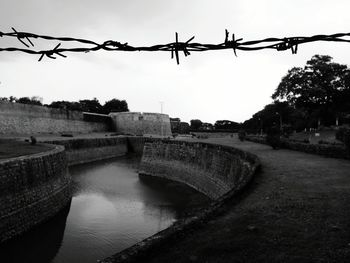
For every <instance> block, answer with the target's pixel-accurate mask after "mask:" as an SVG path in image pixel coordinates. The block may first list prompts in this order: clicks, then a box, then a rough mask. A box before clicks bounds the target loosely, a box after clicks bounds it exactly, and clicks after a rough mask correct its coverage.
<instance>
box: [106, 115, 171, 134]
mask: <svg viewBox="0 0 350 263" xmlns="http://www.w3.org/2000/svg"><path fill="white" fill-rule="evenodd" d="M109 115H110V116H111V118H112V123H113V127H114V130H115V131H117V132H121V133H125V134H133V135H158V136H164V137H168V136H171V128H170V119H169V116H168V115H167V114H160V113H140V112H113V113H110V114H109Z"/></svg>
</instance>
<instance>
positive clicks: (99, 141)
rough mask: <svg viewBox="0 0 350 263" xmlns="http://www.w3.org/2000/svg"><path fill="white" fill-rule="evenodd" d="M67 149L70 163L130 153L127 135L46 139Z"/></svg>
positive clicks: (80, 162)
mask: <svg viewBox="0 0 350 263" xmlns="http://www.w3.org/2000/svg"><path fill="white" fill-rule="evenodd" d="M45 143H50V144H58V145H62V146H64V147H65V149H66V155H67V161H68V165H69V166H70V165H76V164H82V163H88V162H93V161H98V160H103V159H108V158H113V157H118V156H123V155H125V154H127V153H128V151H129V150H128V142H127V137H116V138H92V139H71V140H56V141H45Z"/></svg>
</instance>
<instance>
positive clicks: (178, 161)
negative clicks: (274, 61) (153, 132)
mask: <svg viewBox="0 0 350 263" xmlns="http://www.w3.org/2000/svg"><path fill="white" fill-rule="evenodd" d="M253 159H254V157H253V156H251V155H250V154H248V153H245V152H243V151H240V150H237V149H233V148H230V147H224V146H218V145H210V144H205V143H188V142H181V141H162V142H154V143H146V144H145V146H144V151H143V155H142V160H141V165H140V173H142V174H149V175H153V176H159V177H164V178H167V179H171V180H175V181H180V182H182V183H185V184H188V185H190V186H191V187H193V188H195V189H197V190H198V191H200V192H202V193H204V194H206V195H207V196H209V197H210V198H212V199H217V198H219V197H221V196H222V195H224V194H226V193H227V192H229V191H230V190H232V189H234V188H237V187H240V186H241V185H243V184H244V182H245V181H246V180H247V179H249V178H248V177H249V176H250V175H251V173H252V171H253V170H254V169H255V168H256V167H255V166H256V164H255V162H254V160H253Z"/></svg>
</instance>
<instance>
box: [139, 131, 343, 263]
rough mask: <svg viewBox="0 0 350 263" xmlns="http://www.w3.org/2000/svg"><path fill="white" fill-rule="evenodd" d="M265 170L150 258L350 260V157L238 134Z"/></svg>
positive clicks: (236, 143) (230, 140)
mask: <svg viewBox="0 0 350 263" xmlns="http://www.w3.org/2000/svg"><path fill="white" fill-rule="evenodd" d="M205 142H213V143H220V144H225V145H232V146H234V147H237V148H241V149H243V150H246V151H250V152H252V153H254V154H256V155H258V157H259V158H260V159H261V161H262V166H263V169H262V171H261V172H260V173H259V174H258V175H257V176H256V179H255V180H254V182H253V183H252V184H251V185H250V186H249V188H248V189H247V191H246V192H245V193H244V194H243V195H242V196H240V197H239V199H240V200H239V202H238V203H236V204H232V205H231V206H230V205H229V206H228V209H227V212H225V213H224V214H222V215H220V216H219V217H217V218H215V219H213V220H211V221H209V222H208V224H206V225H205V226H204V227H202V228H200V229H198V230H196V231H194V232H193V233H191V234H189V235H187V236H185V237H182V238H180V239H178V240H177V241H175V242H174V243H172V244H167V245H165V246H164V247H162V248H161V249H160V250H158V251H157V252H156V253H152V254H151V255H150V258H149V259H148V260H145V261H144V262H350V161H347V160H339V159H331V158H325V157H321V156H316V155H311V154H306V153H301V152H296V151H290V150H278V151H274V150H272V149H271V148H270V147H268V146H265V145H260V144H256V143H252V142H243V143H242V142H239V141H238V140H237V139H236V138H220V139H208V140H205Z"/></svg>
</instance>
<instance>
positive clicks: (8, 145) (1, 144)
mask: <svg viewBox="0 0 350 263" xmlns="http://www.w3.org/2000/svg"><path fill="white" fill-rule="evenodd" d="M50 149H52V147H50V146H47V145H43V144H36V145H31V144H30V143H29V142H24V141H18V140H11V139H0V160H3V159H8V158H13V157H19V156H23V155H30V154H35V153H40V152H45V151H48V150H50Z"/></svg>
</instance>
